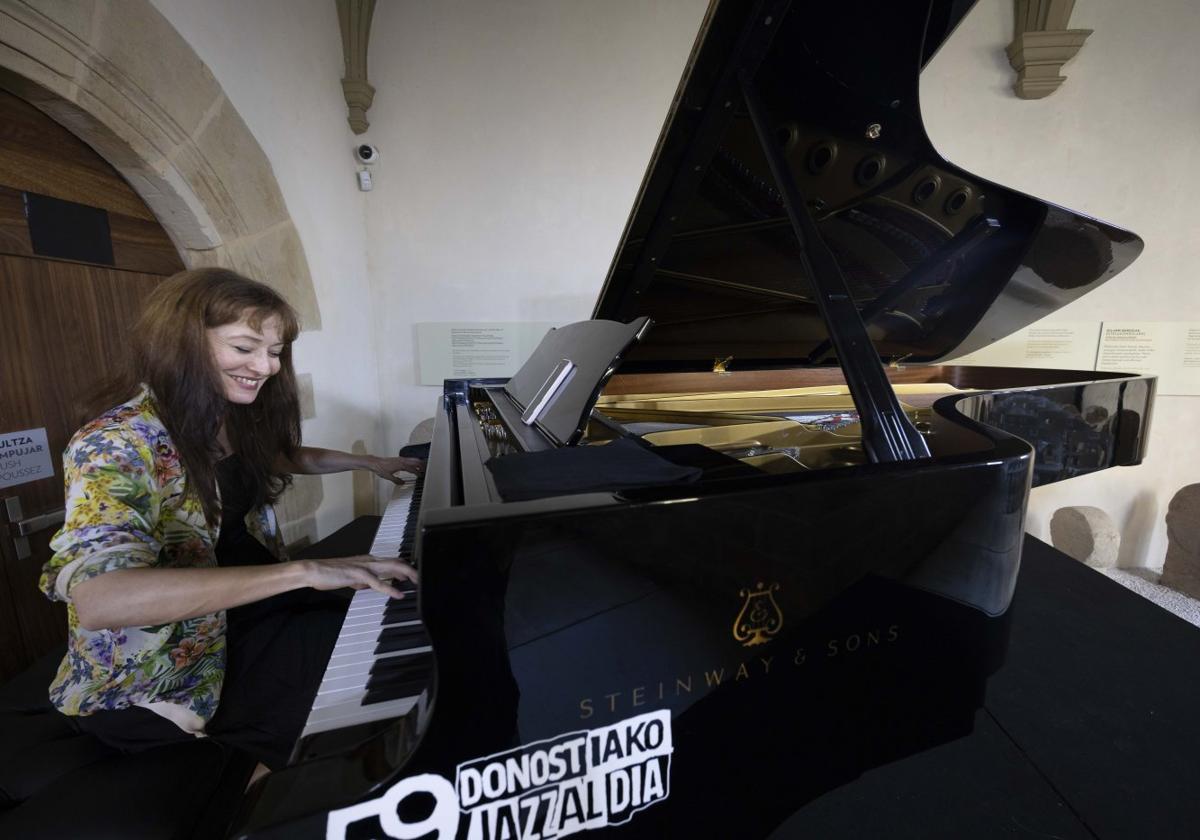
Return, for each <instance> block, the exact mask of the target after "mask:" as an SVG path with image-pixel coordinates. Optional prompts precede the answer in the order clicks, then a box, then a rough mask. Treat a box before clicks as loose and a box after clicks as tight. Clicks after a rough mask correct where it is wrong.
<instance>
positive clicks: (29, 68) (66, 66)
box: [0, 3, 83, 98]
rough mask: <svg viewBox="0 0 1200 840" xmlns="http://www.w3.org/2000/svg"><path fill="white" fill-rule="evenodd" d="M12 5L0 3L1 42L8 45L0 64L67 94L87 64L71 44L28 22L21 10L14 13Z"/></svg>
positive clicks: (5, 47) (0, 43) (53, 89)
mask: <svg viewBox="0 0 1200 840" xmlns="http://www.w3.org/2000/svg"><path fill="white" fill-rule="evenodd" d="M10 5H12V4H8V3H5V4H3V5H0V45H3V47H4V53H3V54H2V55H0V66H4V67H8V68H11V69H13V70H14V71H16V72H17V73H19V74H20V75H22V76H25V77H27V78H29V79H32V80H33V81H35V82H37V83H38V84H41V85H44V86H45V87H47V88H48V89H50V90H52V91H54V92H55V93H58V94H60V95H65V93H66V86H68V85H70V84H72V83H73V80H74V79H75V77H76V75H77V74H78V73H79V72H80V70H81V69H82V66H83V65H82V64H81V63H80V61H79V59H78V58H77V57H76V55H75V53H74V52H73V51H72V50H71V49H70V48H69V46H64V45H63V44H61V43H59V42H57V41H55V40H54V39H53V38H50V37H48V36H47V35H45V34H43V33H42V32H40V31H38V30H36V29H33V28H31V27H30V26H28V25H26V23H25V22H24V21H23V20H22V15H21V13H20V10H19V9H16V10H14V11H13V13H11V14H10V12H9V8H8V7H9V6H10ZM25 14H28V12H26V13H25ZM14 92H15V93H17V94H18V95H21V94H22V92H21V91H19V90H18V91H14ZM23 98H28V97H23Z"/></svg>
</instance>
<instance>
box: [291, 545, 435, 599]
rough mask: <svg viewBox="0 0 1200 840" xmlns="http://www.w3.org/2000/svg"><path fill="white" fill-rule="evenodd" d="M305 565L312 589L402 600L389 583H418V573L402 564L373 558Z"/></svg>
mask: <svg viewBox="0 0 1200 840" xmlns="http://www.w3.org/2000/svg"><path fill="white" fill-rule="evenodd" d="M299 562H301V563H304V564H305V571H306V580H307V583H308V585H309V586H311V587H312V588H313V589H341V588H343V587H347V586H348V587H350V588H351V589H366V588H368V587H370V588H371V589H374V590H376V591H378V592H382V593H383V594H385V595H387V596H388V597H391V598H403V597H404V593H403V592H401V591H400V590H399V589H397V588H396V587H395V586H394V585H393V584H391V583H390V582H389V581H392V580H408V581H412V582H413V583H416V582H417V570H416V569H414V568H413V567H412V566H410V565H408V564H407V563H405V562H404V561H402V560H396V559H394V558H384V557H372V556H371V555H369V554H360V555H358V556H355V557H335V558H331V559H326V560H301V561H299Z"/></svg>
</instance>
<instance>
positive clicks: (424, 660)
mask: <svg viewBox="0 0 1200 840" xmlns="http://www.w3.org/2000/svg"><path fill="white" fill-rule="evenodd" d="M430 667H431V665H430V658H429V654H427V653H417V654H413V655H412V656H389V657H388V658H387V659H378V660H376V661H375V662H373V663H372V664H371V671H370V676H369V678H368V682H367V687H368V688H372V687H373V686H372V685H371V683H370V680H372V679H375V678H379V679H390V678H392V677H396V676H400V677H404V676H405V675H409V674H412V673H415V672H418V671H428V670H429V668H430Z"/></svg>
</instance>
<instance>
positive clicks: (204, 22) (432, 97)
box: [155, 0, 1200, 565]
mask: <svg viewBox="0 0 1200 840" xmlns="http://www.w3.org/2000/svg"><path fill="white" fill-rule="evenodd" d="M155 3H156V5H157V6H158V7H159V8H160V9H161V10H162V11H163V13H164V14H165V15H166V16H167V17H168V18H169V19H170V20H171V21H172V23H173V24H174V25H175V26H176V27H177V28H178V29H179V30H180V31H181V32H182V33H183V35H184V37H186V38H187V39H188V40H189V41H190V42H191V43H192V45H193V47H194V48H195V49H196V51H197V53H199V55H200V56H201V58H202V59H204V60H205V62H207V63H208V65H209V66H210V67H211V68H212V70H213V72H214V74H215V75H216V77H217V78H218V80H219V81H220V82H221V83H222V85H223V86H224V87H225V89H226V91H227V92H228V94H229V96H230V99H231V100H232V101H233V103H234V104H235V105H236V106H237V107H238V109H239V110H240V111H241V113H242V116H243V117H244V118H245V120H246V122H247V123H248V124H249V126H250V128H251V130H252V131H253V132H254V134H255V136H256V137H257V138H258V140H259V142H260V144H261V145H262V146H263V148H264V150H265V151H266V154H267V156H268V158H269V159H270V160H271V162H272V165H273V166H274V168H275V172H276V175H277V176H278V178H279V181H280V183H281V186H282V189H283V193H284V197H285V199H286V200H287V204H288V208H289V210H290V211H291V213H292V215H293V217H294V219H295V221H296V224H297V227H298V228H299V229H300V232H301V235H302V236H303V238H304V244H305V249H306V251H307V254H308V258H309V261H310V264H311V266H312V269H313V274H314V279H315V282H316V287H317V292H318V295H319V301H320V305H321V309H322V317H323V321H324V324H323V328H322V330H321V332H320V333H306V334H305V335H304V337H303V339H302V341H301V343H300V347H299V349H298V357H299V362H300V367H301V369H303V370H308V371H311V372H312V373H313V376H314V380H315V386H316V392H317V400H318V417H317V419H316V420H315V421H311V422H310V423H308V424H307V425H306V428H305V432H306V437H307V438H308V439H310V440H312V441H314V442H315V441H320V442H322V443H325V444H328V445H334V446H348V445H349V443H350V442H351V441H352V440H354V439H357V438H363V439H366V440H367V441H368V442H369V443H371V444H372V445H373V446H375V447H376V448H383V449H394V448H396V447H398V446H400V445H402V444H403V443H405V442H406V441H407V439H408V434H409V432H410V430H411V429H412V427H413V426H414V425H415V424H416V423H417V422H418V421H419V420H421V419H422V418H424V417H427V416H429V415H431V414H432V413H433V408H434V402H435V399H436V396H437V394H438V389H436V388H431V387H422V386H419V385H416V384H415V383H416V381H417V372H416V367H415V347H414V340H413V330H412V325H413V324H414V323H417V322H420V321H437V320H489V321H506V320H537V321H567V320H574V319H578V318H583V317H586V316H587V315H588V314H589V313H590V311H591V307H592V304H593V302H594V300H595V297H596V294H597V292H598V291H599V287H600V284H601V282H602V280H603V278H604V275H605V272H606V270H607V268H608V265H609V261H610V259H611V257H612V254H613V250H614V249H615V246H616V244H617V240H618V238H619V235H620V232H621V230H622V227H623V225H624V223H625V220H626V217H627V214H628V211H629V209H630V204H631V202H632V200H633V198H634V196H635V193H636V190H637V187H638V184H639V183H640V179H641V177H642V174H643V171H644V168H645V165H646V162H647V160H648V158H649V156H650V153H651V150H652V147H653V144H654V142H655V140H656V138H657V136H658V132H659V129H660V127H661V124H662V120H663V117H664V116H665V114H666V111H667V108H668V105H669V103H670V99H671V96H672V94H673V92H674V90H675V87H676V84H677V82H678V79H679V75H680V72H681V70H682V68H683V64H684V61H685V58H686V56H687V53H688V51H689V49H690V47H691V45H692V41H693V38H694V35H695V32H696V29H697V27H698V25H699V23H700V20H701V18H702V16H703V13H704V9H705V7H706V5H707V4H706V1H705V0H657V1H656V2H653V3H647V2H638V0H604V2H601V1H600V0H595V2H583V1H582V0H577V2H563V1H562V0H505V2H486V0H439V2H425V0H389V2H386V3H380V4H378V6H377V7H376V12H375V22H374V26H373V28H372V35H371V47H370V77H371V81H372V83H373V84H374V85H375V86H376V88H377V91H378V92H377V94H376V98H375V104H374V106H373V107H372V109H371V111H370V112H369V114H368V118H369V119H370V121H371V124H372V125H371V128H370V130H369V131H368V133H367V134H366V135H365V138H366V139H369V140H370V141H371V142H373V143H375V144H376V145H377V146H378V147H379V148H380V149H381V151H382V161H381V163H380V164H379V165H378V166H377V168H376V170H375V182H376V187H375V190H374V191H373V192H371V193H368V194H360V193H358V192H356V191H355V188H354V183H353V169H354V167H353V165H352V161H351V160H350V158H349V149H350V147H351V146H352V144H353V143H354V142H355V138H354V136H353V135H352V134H351V133H350V131H349V129H348V127H347V126H346V123H345V106H344V104H343V102H342V99H341V92H340V87H339V84H338V80H339V79H340V77H341V74H342V58H341V44H340V38H339V35H338V28H337V21H336V17H335V12H334V4H333V3H332V2H330V0H256V2H254V3H240V2H235V0H205V2H203V3H195V2H188V0H155ZM1011 18H1012V4H1011V1H1010V0H980V2H979V4H978V7H977V8H976V9H975V10H974V11H973V12H972V13H971V14H970V15H969V16H968V18H967V20H966V21H965V22H964V23H963V25H962V26H961V27H960V29H959V31H958V32H957V33H955V35H954V36H953V38H952V39H951V41H950V42H949V43H948V44H947V45H946V46H945V47H944V48H943V49H942V51H941V53H940V54H939V55H938V56H937V57H936V58H935V59H934V61H933V63H932V64H931V66H930V67H929V68H928V69H927V71H926V73H925V76H924V77H923V81H922V97H923V101H924V113H925V118H926V122H927V125H928V129H929V134H930V136H931V137H932V138H933V140H934V142H935V143H936V144H937V145H938V147H939V149H940V150H941V151H942V152H943V153H944V154H945V156H946V157H947V158H949V159H950V160H952V161H954V162H956V163H958V164H960V165H962V166H963V167H965V168H966V169H968V170H971V171H974V172H976V173H978V174H980V175H982V176H984V177H986V178H990V179H993V180H996V181H999V182H1001V183H1004V184H1006V185H1010V186H1012V187H1014V188H1016V189H1021V190H1025V191H1027V192H1030V193H1032V194H1034V195H1038V196H1040V197H1044V198H1047V199H1050V200H1052V201H1054V202H1056V203H1059V204H1063V205H1065V206H1067V207H1070V208H1072V209H1076V210H1081V211H1083V212H1085V213H1089V214H1091V215H1095V216H1098V217H1100V218H1103V219H1106V220H1108V221H1111V222H1114V223H1116V224H1118V225H1120V226H1123V227H1128V228H1130V229H1132V230H1135V231H1137V232H1138V233H1140V234H1141V235H1142V236H1143V237H1144V238H1145V239H1146V242H1147V249H1146V253H1145V254H1144V255H1143V256H1142V258H1141V259H1140V260H1139V261H1138V262H1137V263H1136V264H1135V265H1134V266H1133V267H1132V268H1131V269H1129V270H1128V271H1127V272H1125V273H1124V274H1122V275H1120V276H1119V277H1118V278H1117V279H1116V280H1114V281H1112V282H1110V283H1109V284H1108V285H1106V286H1105V287H1104V288H1102V289H1100V290H1099V291H1097V292H1096V293H1094V294H1092V295H1089V296H1088V297H1086V298H1084V299H1082V300H1080V301H1079V302H1077V303H1076V304H1074V305H1073V306H1072V307H1070V308H1069V309H1066V310H1063V311H1062V314H1061V317H1063V318H1064V319H1066V318H1076V319H1080V320H1086V319H1093V320H1100V319H1105V318H1107V319H1110V320H1112V319H1114V318H1121V319H1127V320H1189V319H1194V320H1200V300H1198V299H1197V298H1198V296H1197V294H1196V293H1194V292H1193V291H1192V284H1191V280H1190V277H1189V276H1188V275H1189V272H1190V270H1191V266H1193V265H1196V264H1198V263H1200V253H1198V252H1200V244H1198V242H1197V237H1196V236H1195V235H1194V234H1193V232H1192V229H1191V227H1190V221H1191V216H1192V215H1194V212H1195V211H1194V209H1193V208H1192V204H1191V203H1192V202H1193V201H1194V196H1195V195H1197V194H1200V160H1198V155H1200V152H1197V144H1196V142H1195V140H1194V138H1195V137H1196V136H1197V135H1200V88H1197V87H1196V85H1195V83H1194V80H1195V79H1197V78H1200V51H1197V50H1195V49H1194V44H1195V43H1197V41H1198V40H1200V10H1198V9H1197V7H1196V6H1195V4H1194V3H1193V2H1191V0H1154V2H1152V3H1147V4H1139V5H1137V6H1136V7H1134V6H1131V5H1130V4H1128V3H1127V2H1124V0H1080V2H1079V3H1078V4H1077V7H1076V10H1075V14H1074V17H1073V20H1072V24H1073V25H1076V26H1080V27H1089V28H1094V29H1095V30H1096V31H1095V34H1094V35H1092V37H1091V38H1090V39H1089V41H1088V42H1087V44H1086V45H1085V46H1084V48H1083V50H1082V52H1081V53H1080V55H1079V57H1077V58H1076V59H1075V60H1074V61H1072V62H1071V63H1070V64H1068V65H1067V68H1066V72H1067V76H1068V77H1069V78H1068V81H1067V82H1066V84H1065V85H1064V86H1063V87H1062V88H1061V89H1060V90H1059V91H1058V92H1057V93H1055V94H1054V95H1053V96H1051V97H1049V98H1048V99H1045V100H1041V101H1035V102H1029V101H1022V100H1018V99H1016V97H1015V96H1014V95H1013V94H1012V92H1011V86H1012V82H1013V77H1014V74H1013V71H1012V70H1011V69H1010V68H1009V67H1008V64H1007V60H1006V59H1005V57H1004V54H1003V49H1004V47H1005V45H1006V44H1007V43H1008V42H1009V41H1010V40H1011V37H1012V19H1011ZM1196 407H1197V403H1196V401H1195V399H1193V398H1185V397H1161V398H1160V399H1159V400H1158V403H1157V407H1156V412H1155V417H1154V427H1153V432H1152V438H1151V452H1150V459H1149V460H1148V461H1147V463H1146V464H1145V465H1143V466H1141V467H1137V468H1130V469H1122V470H1116V471H1106V472H1104V473H1100V474H1098V475H1096V476H1090V477H1086V478H1080V479H1074V480H1072V481H1068V482H1064V483H1062V484H1060V485H1054V486H1051V487H1047V488H1041V489H1039V490H1037V491H1035V492H1034V496H1033V501H1032V505H1031V508H1030V519H1029V527H1030V530H1031V531H1032V532H1033V533H1035V534H1037V535H1039V536H1042V537H1046V536H1047V524H1048V522H1049V518H1050V515H1051V514H1052V513H1053V511H1054V510H1055V509H1056V508H1057V507H1059V506H1062V505H1067V504H1095V505H1099V506H1100V507H1103V508H1105V509H1107V510H1108V511H1109V512H1110V513H1112V514H1113V515H1114V516H1115V517H1116V519H1117V520H1118V522H1119V523H1120V524H1122V525H1123V526H1125V529H1126V542H1125V547H1124V550H1123V559H1124V561H1125V562H1126V563H1127V564H1151V565H1155V564H1157V563H1160V562H1161V557H1162V554H1163V551H1164V550H1165V537H1164V531H1163V527H1162V524H1161V523H1162V516H1163V514H1164V512H1165V508H1166V504H1167V502H1168V500H1169V498H1170V496H1171V494H1172V493H1173V492H1174V491H1175V490H1176V489H1178V487H1179V486H1181V485H1183V484H1185V483H1189V482H1191V481H1195V480H1198V478H1200V444H1197V443H1196V436H1195V434H1194V432H1193V429H1192V427H1191V424H1190V422H1189V420H1190V416H1191V415H1192V414H1194V413H1195V408H1196ZM377 417H382V429H381V431H380V432H379V433H377V434H375V435H374V437H373V436H372V432H371V429H370V427H371V423H372V422H373V421H374V419H375V418H377ZM348 499H349V485H348V483H346V482H342V483H341V484H338V483H336V482H335V483H329V484H327V485H326V504H325V505H324V506H323V508H322V521H323V522H324V523H325V530H328V529H329V527H332V526H336V525H338V524H340V523H341V522H344V521H345V519H346V518H348V514H347V513H346V511H347V509H348V507H349V501H348Z"/></svg>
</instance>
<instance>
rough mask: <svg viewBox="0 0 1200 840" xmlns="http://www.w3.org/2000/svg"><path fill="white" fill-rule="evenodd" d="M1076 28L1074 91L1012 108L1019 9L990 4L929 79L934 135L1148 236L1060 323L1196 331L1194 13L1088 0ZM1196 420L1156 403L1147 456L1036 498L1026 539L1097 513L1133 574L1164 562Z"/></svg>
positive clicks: (1162, 1)
mask: <svg viewBox="0 0 1200 840" xmlns="http://www.w3.org/2000/svg"><path fill="white" fill-rule="evenodd" d="M1071 26H1073V27H1078V28H1081V29H1093V30H1095V31H1094V33H1093V34H1092V35H1091V37H1090V38H1089V39H1088V41H1087V43H1086V44H1085V45H1084V47H1083V49H1082V50H1081V51H1080V53H1079V55H1078V56H1077V57H1076V58H1075V59H1074V60H1072V61H1071V62H1070V63H1068V64H1067V66H1066V68H1065V70H1064V75H1065V76H1066V77H1067V81H1066V82H1065V83H1064V84H1063V86H1062V87H1061V88H1059V89H1058V91H1056V92H1055V93H1054V94H1052V95H1051V96H1049V97H1047V98H1046V99H1041V100H1033V101H1025V100H1021V99H1017V98H1016V96H1015V95H1013V93H1012V83H1013V80H1014V78H1015V74H1014V73H1013V71H1012V69H1011V68H1010V67H1009V65H1008V60H1007V58H1006V57H1005V55H1004V52H1003V51H1004V47H1005V46H1006V45H1007V44H1008V43H1009V41H1011V39H1012V31H1013V21H1012V3H1011V2H1010V1H1009V0H980V2H979V4H978V5H977V6H976V8H975V9H974V10H973V11H972V12H971V13H970V14H969V15H968V16H967V18H966V19H965V20H964V21H963V23H962V25H961V26H960V27H959V29H958V31H957V32H956V33H955V34H954V35H953V36H952V37H951V39H950V40H949V41H948V42H947V43H946V45H945V46H944V47H943V48H942V50H941V52H940V53H939V54H938V55H937V56H935V58H934V60H933V61H932V62H931V63H930V65H929V66H928V67H927V68H926V70H925V73H924V74H923V75H922V78H921V99H922V106H923V112H924V116H925V123H926V128H927V130H928V133H929V136H930V137H931V138H932V139H933V142H934V144H935V145H936V146H937V147H938V149H939V151H941V152H942V154H943V155H944V156H945V157H947V158H948V159H949V160H952V161H954V162H955V163H957V164H959V165H960V166H962V167H964V168H965V169H967V170H969V171H972V172H975V173H977V174H979V175H982V176H983V177H985V178H989V179H992V180H995V181H998V182H1000V183H1002V184H1005V185H1007V186H1010V187H1013V188H1014V189H1018V190H1022V191H1024V192H1027V193H1030V194H1032V195H1036V196H1038V197H1041V198H1045V199H1048V200H1050V201H1053V202H1055V203H1056V204H1061V205H1063V206H1066V207H1069V208H1071V209H1072V210H1078V211H1081V212H1084V213H1087V214H1089V215H1092V216H1096V217H1098V218H1101V219H1104V220H1106V221H1109V222H1112V223H1114V224H1116V225H1119V226H1121V227H1125V228H1128V229H1129V230H1133V231H1135V232H1137V233H1138V234H1139V235H1141V236H1142V238H1143V239H1144V240H1145V242H1146V249H1145V251H1144V252H1143V254H1142V255H1141V257H1139V258H1138V260H1137V262H1135V263H1134V264H1133V266H1131V267H1130V268H1128V269H1126V271H1125V272H1123V273H1122V274H1120V275H1118V276H1117V277H1116V278H1115V279H1114V280H1111V281H1110V282H1108V283H1107V284H1105V285H1104V286H1102V287H1101V288H1100V289H1098V290H1096V291H1095V292H1093V293H1091V294H1089V295H1087V296H1086V297H1083V298H1081V299H1080V300H1078V301H1076V302H1075V303H1074V304H1071V305H1070V306H1068V307H1064V308H1063V309H1062V310H1060V311H1059V313H1058V314H1057V315H1056V318H1061V319H1062V320H1094V321H1099V320H1122V321H1143V320H1144V321H1188V320H1191V321H1200V292H1198V291H1197V288H1198V287H1197V285H1196V283H1195V280H1194V272H1195V270H1196V269H1195V267H1196V266H1197V265H1200V235H1198V234H1197V232H1196V231H1197V224H1196V216H1197V206H1196V197H1197V195H1200V144H1198V143H1197V141H1196V138H1197V136H1200V87H1197V85H1196V80H1197V79H1200V51H1197V50H1196V49H1195V45H1196V43H1197V42H1198V41H1200V6H1198V5H1197V4H1196V3H1195V2H1194V0H1153V2H1149V3H1139V4H1130V3H1128V2H1126V0H1080V2H1079V3H1077V4H1076V7H1075V12H1074V14H1073V15H1072V18H1071ZM1197 420H1200V397H1180V396H1160V397H1158V399H1157V400H1156V402H1155V409H1154V417H1153V424H1152V427H1151V436H1150V452H1149V457H1148V459H1147V460H1146V462H1145V463H1143V464H1142V465H1141V466H1139V467H1133V468H1123V469H1119V470H1107V471H1104V472H1101V473H1097V474H1094V475H1092V476H1086V477H1083V478H1077V479H1072V480H1070V481H1066V482H1061V483H1059V484H1054V485H1050V486H1048V487H1043V488H1038V489H1036V490H1035V491H1034V492H1033V498H1032V500H1031V503H1030V508H1029V521H1028V525H1027V529H1028V530H1029V531H1030V533H1032V534H1034V535H1035V536H1039V537H1041V538H1043V539H1046V540H1049V522H1050V517H1051V516H1052V515H1053V513H1054V511H1055V510H1057V509H1058V508H1059V507H1062V506H1065V505H1095V506H1097V507H1100V508H1103V509H1104V510H1106V511H1108V512H1109V514H1111V515H1112V516H1113V518H1114V519H1115V520H1116V522H1117V524H1118V525H1120V526H1121V527H1122V529H1123V545H1122V551H1121V560H1122V562H1123V564H1125V565H1150V566H1160V565H1161V564H1162V558H1163V555H1164V553H1165V551H1166V531H1165V526H1164V524H1163V516H1164V515H1165V513H1166V506H1167V504H1168V503H1169V502H1170V499H1171V496H1172V495H1173V494H1174V493H1175V491H1176V490H1178V489H1179V488H1180V487H1181V486H1183V485H1185V484H1189V483H1193V482H1196V481H1200V443H1198V441H1197V434H1196V427H1197Z"/></svg>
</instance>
